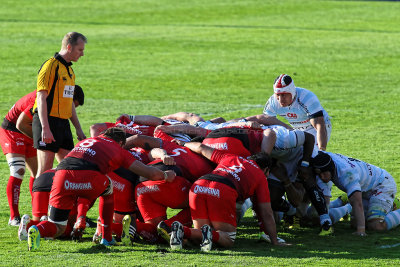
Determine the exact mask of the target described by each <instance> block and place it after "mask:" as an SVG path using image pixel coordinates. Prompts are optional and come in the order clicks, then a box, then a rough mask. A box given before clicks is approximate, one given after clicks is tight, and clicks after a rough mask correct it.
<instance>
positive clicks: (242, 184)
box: [211, 149, 271, 203]
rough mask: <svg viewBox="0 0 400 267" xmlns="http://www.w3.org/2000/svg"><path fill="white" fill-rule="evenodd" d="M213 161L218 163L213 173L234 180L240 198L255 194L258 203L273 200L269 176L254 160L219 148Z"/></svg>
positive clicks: (243, 198)
mask: <svg viewBox="0 0 400 267" xmlns="http://www.w3.org/2000/svg"><path fill="white" fill-rule="evenodd" d="M211 161H213V162H215V163H217V164H218V166H217V167H216V168H215V170H213V171H212V174H215V175H219V176H222V177H225V178H227V179H229V180H230V181H232V182H233V184H234V185H235V188H236V191H237V192H238V200H241V201H243V200H245V199H247V198H249V197H252V196H255V197H256V198H257V202H258V203H264V202H271V200H270V195H269V189H268V181H267V177H265V174H264V172H263V171H262V170H261V169H260V168H259V167H258V166H257V164H256V163H255V162H254V161H252V160H247V159H245V158H242V157H240V156H237V155H234V154H229V153H225V152H223V151H219V150H217V149H215V150H214V153H213V154H212V156H211Z"/></svg>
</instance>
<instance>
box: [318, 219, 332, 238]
mask: <svg viewBox="0 0 400 267" xmlns="http://www.w3.org/2000/svg"><path fill="white" fill-rule="evenodd" d="M332 234H333V226H332V224H330V222H328V221H326V222H324V224H322V226H321V231H320V232H319V235H320V236H328V235H332Z"/></svg>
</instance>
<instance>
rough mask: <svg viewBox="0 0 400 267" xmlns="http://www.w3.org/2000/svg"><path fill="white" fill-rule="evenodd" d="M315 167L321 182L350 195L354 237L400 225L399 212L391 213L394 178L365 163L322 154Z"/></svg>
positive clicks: (394, 194)
mask: <svg viewBox="0 0 400 267" xmlns="http://www.w3.org/2000/svg"><path fill="white" fill-rule="evenodd" d="M312 166H313V168H314V170H315V172H316V173H317V174H318V175H319V176H320V177H321V179H322V181H324V182H329V181H332V182H333V183H334V184H335V185H336V186H337V187H338V188H339V189H340V190H342V191H344V192H346V193H347V196H348V200H349V202H350V204H351V206H352V207H353V214H354V224H355V226H356V229H357V230H356V232H354V234H355V235H359V236H366V232H365V228H366V226H367V227H368V229H369V230H372V231H384V230H390V229H392V228H394V227H396V226H398V225H399V224H400V210H392V208H393V201H394V199H395V196H396V192H397V186H396V182H395V181H394V179H393V177H392V176H391V175H390V174H389V173H388V172H387V171H386V170H384V169H381V168H379V167H377V166H374V165H372V164H369V163H366V162H364V161H361V160H358V159H354V158H350V157H347V156H344V155H341V154H335V153H331V152H322V151H320V152H319V153H318V155H317V156H315V157H314V158H313V159H312Z"/></svg>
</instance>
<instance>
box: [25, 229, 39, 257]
mask: <svg viewBox="0 0 400 267" xmlns="http://www.w3.org/2000/svg"><path fill="white" fill-rule="evenodd" d="M39 248H40V232H39V229H38V228H37V227H36V225H32V226H31V227H30V228H29V230H28V250H29V251H33V250H38V249H39Z"/></svg>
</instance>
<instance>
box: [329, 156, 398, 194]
mask: <svg viewBox="0 0 400 267" xmlns="http://www.w3.org/2000/svg"><path fill="white" fill-rule="evenodd" d="M327 153H328V154H329V156H331V157H332V160H333V161H334V162H335V165H336V171H337V177H333V178H332V181H333V183H334V184H335V185H336V186H337V187H338V188H339V189H341V190H343V191H344V192H346V193H347V195H349V196H350V195H351V194H352V193H354V192H355V191H360V192H362V195H363V198H367V199H368V196H369V195H371V193H372V192H373V191H374V190H375V189H376V188H377V187H378V186H380V185H381V184H383V183H386V181H385V180H392V179H393V178H392V177H391V175H390V174H389V173H388V172H387V171H385V170H384V169H381V168H379V167H376V166H374V165H372V164H369V163H366V162H364V161H361V160H358V159H353V158H350V157H346V156H344V155H341V154H335V153H331V152H327Z"/></svg>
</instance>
